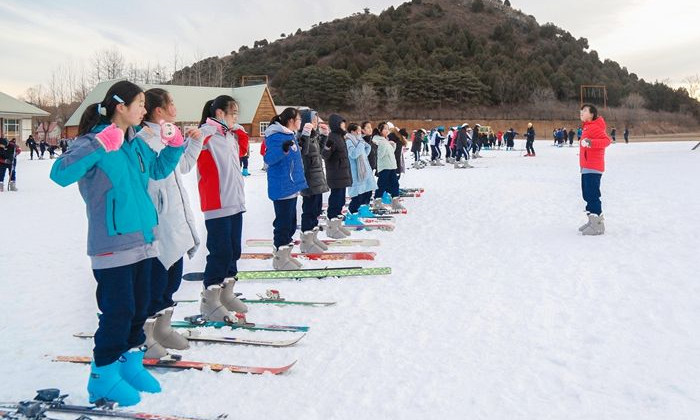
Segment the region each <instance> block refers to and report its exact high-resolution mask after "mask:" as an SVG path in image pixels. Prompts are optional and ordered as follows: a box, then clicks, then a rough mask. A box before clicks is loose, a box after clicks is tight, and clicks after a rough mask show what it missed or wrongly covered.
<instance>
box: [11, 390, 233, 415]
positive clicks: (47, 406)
mask: <svg viewBox="0 0 700 420" xmlns="http://www.w3.org/2000/svg"><path fill="white" fill-rule="evenodd" d="M67 397H68V394H63V395H61V391H60V390H58V389H56V388H49V389H40V390H38V391H37V395H36V397H34V399H33V400H28V401H20V402H16V403H5V402H2V403H0V418H7V419H24V420H28V419H31V420H41V419H47V418H48V417H46V414H45V413H65V414H78V415H80V418H86V419H89V418H91V417H112V418H120V419H135V420H207V419H205V418H201V417H182V416H173V415H162V414H154V413H140V412H135V411H125V410H120V409H117V408H116V404H115V403H113V402H111V401H105V400H98V402H97V404H96V405H70V404H66V403H65V401H64V400H65V399H66V398H67ZM8 410H13V411H8ZM226 417H228V415H227V414H220V415H218V416H217V417H212V418H211V419H219V420H221V419H225V418H226Z"/></svg>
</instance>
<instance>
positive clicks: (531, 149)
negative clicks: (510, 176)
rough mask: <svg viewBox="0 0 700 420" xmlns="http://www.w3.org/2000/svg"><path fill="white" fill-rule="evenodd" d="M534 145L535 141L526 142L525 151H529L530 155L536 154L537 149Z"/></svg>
mask: <svg viewBox="0 0 700 420" xmlns="http://www.w3.org/2000/svg"><path fill="white" fill-rule="evenodd" d="M533 143H535V141H534V140H527V141H525V149H527V152H528V153H530V154H533V155H534V154H535V148H534V147H533Z"/></svg>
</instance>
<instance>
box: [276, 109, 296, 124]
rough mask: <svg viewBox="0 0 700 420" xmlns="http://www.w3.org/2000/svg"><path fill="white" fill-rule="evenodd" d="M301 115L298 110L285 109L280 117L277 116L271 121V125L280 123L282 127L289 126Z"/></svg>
mask: <svg viewBox="0 0 700 420" xmlns="http://www.w3.org/2000/svg"><path fill="white" fill-rule="evenodd" d="M297 115H299V111H298V110H297V109H296V108H292V107H289V108H285V109H284V111H282V112H280V113H279V115H275V116H274V117H272V119H271V120H270V125H272V124H274V123H280V125H283V126H285V127H286V126H287V124H288V123H289V121H291V120H293V119H295V118H296V117H297Z"/></svg>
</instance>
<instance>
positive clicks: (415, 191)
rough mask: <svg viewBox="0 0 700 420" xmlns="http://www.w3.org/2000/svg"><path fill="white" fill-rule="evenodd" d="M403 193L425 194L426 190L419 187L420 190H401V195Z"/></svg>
mask: <svg viewBox="0 0 700 420" xmlns="http://www.w3.org/2000/svg"><path fill="white" fill-rule="evenodd" d="M403 192H409V193H421V194H422V193H424V192H425V188H422V187H419V188H399V193H403Z"/></svg>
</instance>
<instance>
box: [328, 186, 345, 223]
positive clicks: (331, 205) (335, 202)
mask: <svg viewBox="0 0 700 420" xmlns="http://www.w3.org/2000/svg"><path fill="white" fill-rule="evenodd" d="M344 205H345V188H331V195H330V196H329V197H328V211H327V212H326V213H327V215H328V220H331V219H335V218H336V217H338V216H340V213H342V212H343V206H344Z"/></svg>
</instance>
